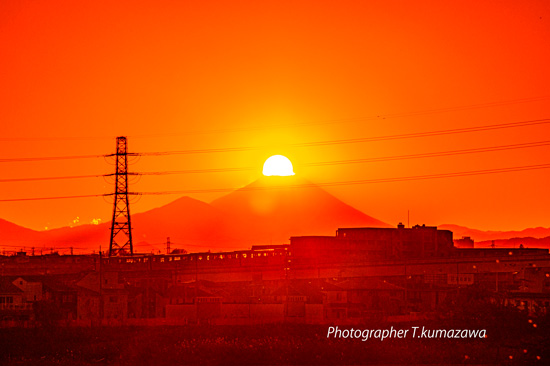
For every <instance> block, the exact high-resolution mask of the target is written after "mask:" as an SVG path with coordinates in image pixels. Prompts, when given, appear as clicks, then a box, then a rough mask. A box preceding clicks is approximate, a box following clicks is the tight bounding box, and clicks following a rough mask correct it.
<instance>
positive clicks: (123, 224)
mask: <svg viewBox="0 0 550 366" xmlns="http://www.w3.org/2000/svg"><path fill="white" fill-rule="evenodd" d="M114 156H115V160H116V163H115V164H116V173H115V200H114V207H113V220H112V222H111V240H110V243H109V257H112V256H120V255H133V254H134V246H133V243H132V225H131V222H130V205H129V202H128V144H127V140H126V137H124V136H119V137H117V138H116V154H115V155H114Z"/></svg>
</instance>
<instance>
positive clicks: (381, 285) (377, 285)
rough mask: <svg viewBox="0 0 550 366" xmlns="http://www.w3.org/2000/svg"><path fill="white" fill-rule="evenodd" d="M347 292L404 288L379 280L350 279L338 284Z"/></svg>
mask: <svg viewBox="0 0 550 366" xmlns="http://www.w3.org/2000/svg"><path fill="white" fill-rule="evenodd" d="M336 285H338V286H339V287H341V288H343V289H345V290H378V291H399V290H404V288H403V287H399V286H396V285H394V284H391V283H389V282H386V281H383V280H379V279H377V278H364V277H363V278H349V279H347V280H345V281H342V282H338V283H336Z"/></svg>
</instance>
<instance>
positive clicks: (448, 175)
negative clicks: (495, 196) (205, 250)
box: [0, 164, 550, 202]
mask: <svg viewBox="0 0 550 366" xmlns="http://www.w3.org/2000/svg"><path fill="white" fill-rule="evenodd" d="M548 168H550V164H538V165H524V166H518V167H509V168H496V169H483V170H473V171H465V172H455V173H440V174H427V175H415V176H408V177H394V178H380V179H364V180H354V181H337V182H326V183H308V184H295V185H285V186H271V187H242V188H213V189H189V190H181V191H159V192H128V194H129V195H141V196H144V195H155V196H158V195H172V194H199V193H223V192H233V191H236V190H245V191H249V190H266V189H283V188H313V187H333V186H344V185H357V184H372V183H391V182H403V181H412V180H428V179H441V178H456V177H466V176H475V175H487V174H497V173H511V172H518V171H527V170H540V169H548ZM112 195H113V193H106V194H91V195H80V196H58V197H35V198H11V199H0V202H14V201H38V200H54V199H69V198H89V197H107V196H112Z"/></svg>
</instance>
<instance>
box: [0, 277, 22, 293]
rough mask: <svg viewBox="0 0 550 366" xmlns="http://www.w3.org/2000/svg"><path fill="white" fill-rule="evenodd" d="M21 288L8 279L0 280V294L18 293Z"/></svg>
mask: <svg viewBox="0 0 550 366" xmlns="http://www.w3.org/2000/svg"><path fill="white" fill-rule="evenodd" d="M22 292H23V290H21V289H20V288H19V287H17V286H15V285H14V284H13V283H11V281H9V280H5V279H3V280H0V294H9V295H14V294H20V293H22Z"/></svg>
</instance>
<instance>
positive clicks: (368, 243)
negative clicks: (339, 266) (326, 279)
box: [290, 224, 454, 263]
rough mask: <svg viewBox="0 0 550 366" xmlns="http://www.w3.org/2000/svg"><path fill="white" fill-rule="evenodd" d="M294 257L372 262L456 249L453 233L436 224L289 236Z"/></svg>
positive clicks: (301, 260)
mask: <svg viewBox="0 0 550 366" xmlns="http://www.w3.org/2000/svg"><path fill="white" fill-rule="evenodd" d="M290 251H291V253H292V259H293V261H298V263H312V261H317V262H318V263H331V262H348V261H350V262H356V261H357V262H359V261H360V262H364V261H367V262H370V261H383V260H395V259H413V258H433V257H446V256H449V255H451V254H452V253H453V251H454V246H453V233H452V232H451V231H448V230H438V229H437V227H430V226H424V225H422V226H420V225H416V226H414V227H412V228H405V227H404V226H403V225H402V224H400V225H398V227H397V228H349V229H338V230H337V231H336V236H298V237H291V238H290Z"/></svg>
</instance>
